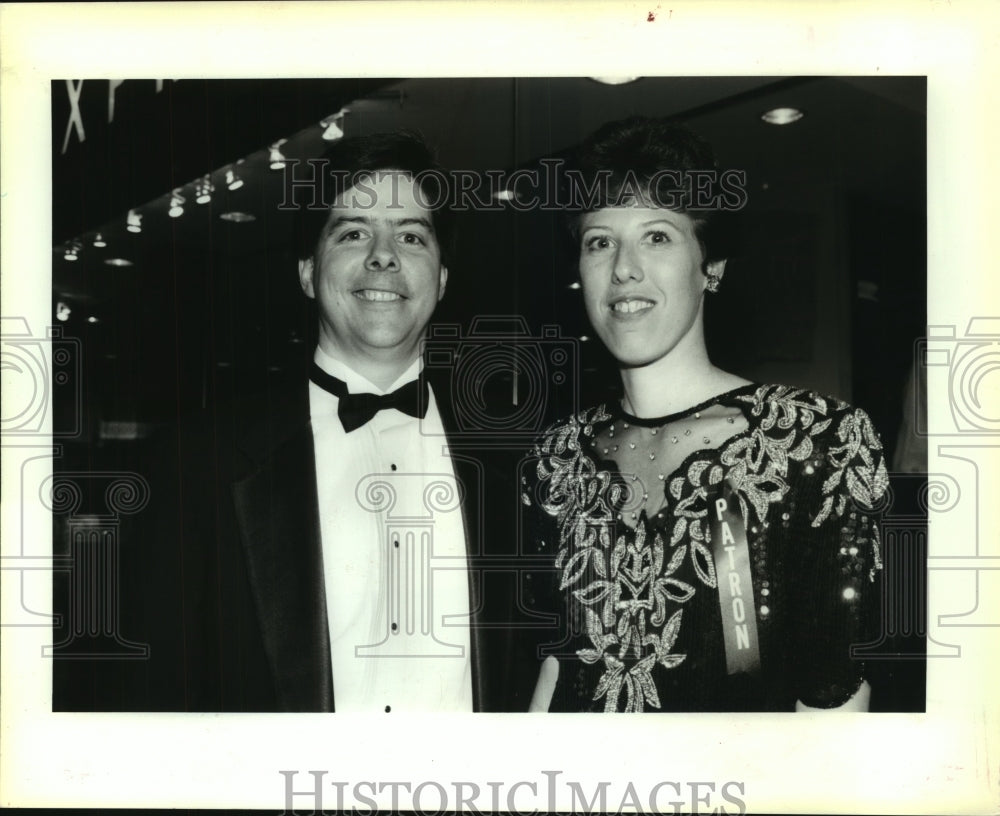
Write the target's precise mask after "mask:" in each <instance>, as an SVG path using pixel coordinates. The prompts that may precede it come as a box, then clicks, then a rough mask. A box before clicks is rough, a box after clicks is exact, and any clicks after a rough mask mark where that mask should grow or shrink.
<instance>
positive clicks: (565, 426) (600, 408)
mask: <svg viewBox="0 0 1000 816" xmlns="http://www.w3.org/2000/svg"><path fill="white" fill-rule="evenodd" d="M613 418H614V415H613V413H612V411H611V409H610V408H609V406H607V405H606V404H604V403H602V404H600V405H594V406H591V407H590V408H584V409H582V410H580V411H576V412H575V413H572V414H569V415H567V416H564V417H562V418H561V419H557V420H556V421H555V422H553V423H552V424H550V425H548V426H547V427H546V428H545V429H544V430H542V432H541V433H539V434H538V436H536V437H535V444H534V447H535V450H536V451H546V452H550V453H552V452H562V451H564V450H567V449H569V450H572V449H574V448H575V446H576V443H577V442H578V441H579V439H580V437H581V436H586V437H590V436H593V435H594V431H595V428H600V427H602V426H603V425H604V424H606V423H608V422H610V421H611V420H612V419H613Z"/></svg>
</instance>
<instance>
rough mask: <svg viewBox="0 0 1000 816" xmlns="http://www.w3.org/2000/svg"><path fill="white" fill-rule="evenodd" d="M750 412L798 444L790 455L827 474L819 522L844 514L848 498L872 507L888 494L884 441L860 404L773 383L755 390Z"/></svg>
mask: <svg viewBox="0 0 1000 816" xmlns="http://www.w3.org/2000/svg"><path fill="white" fill-rule="evenodd" d="M748 413H749V415H750V417H751V418H752V419H751V425H752V426H756V427H757V428H759V430H760V431H761V432H762V433H763V434H764V435H766V436H768V437H770V438H772V439H774V440H778V439H781V440H782V444H787V445H789V446H790V447H792V448H793V449H794V451H795V452H796V453H797V455H791V454H790V458H792V459H798V460H799V461H800V462H801V463H802V464H803V465H806V466H807V467H808V466H809V465H812V466H813V467H815V468H816V469H817V472H820V473H821V474H822V476H823V478H822V479H821V480H820V481H819V482H818V484H820V485H821V488H822V490H821V493H822V495H821V501H822V508H821V510H820V512H819V513H818V515H817V517H816V519H815V520H814V525H815V524H819V523H821V522H822V521H823V520H824V519H825V518H827V517H828V516H830V515H831V514H832V515H834V516H839V515H841V513H842V512H843V510H844V507H845V504H846V502H847V501H848V500H853V502H854V503H855V504H856V505H857V506H860V507H862V508H871V507H873V506H875V505H876V504H877V503H878V501H879V499H880V498H881V496H882V495H883V494H884V493H885V491H886V488H887V486H888V474H887V472H886V468H885V459H884V454H883V449H882V441H881V439H880V438H879V435H878V432H877V431H876V430H875V427H874V425H873V424H872V421H871V418H870V417H869V416H868V414H867V413H866V412H865V411H864V410H862V409H861V408H857V407H855V406H853V405H851V404H850V403H848V402H845V401H844V400H841V399H838V398H837V397H832V396H826V395H823V394H820V393H818V392H816V391H813V390H811V389H807V388H796V387H793V386H787V385H779V384H768V385H761V386H759V387H757V388H756V389H755V390H754V392H753V394H752V402H751V405H750V410H749V412H748ZM807 472H812V471H807Z"/></svg>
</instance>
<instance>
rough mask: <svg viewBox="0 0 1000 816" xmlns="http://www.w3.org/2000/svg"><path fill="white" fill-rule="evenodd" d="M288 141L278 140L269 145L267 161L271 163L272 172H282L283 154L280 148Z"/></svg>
mask: <svg viewBox="0 0 1000 816" xmlns="http://www.w3.org/2000/svg"><path fill="white" fill-rule="evenodd" d="M287 141H288V139H278V141H276V142H275V143H274V144H273V145H271V147H270V148H268V150H269V157H268V161H269V162H270V163H271V169H272V170H283V169H284V167H285V161H286V159H285V154H284V153H282V152H281V146H282V145H283V144H285V142H287Z"/></svg>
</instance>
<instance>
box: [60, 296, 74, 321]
mask: <svg viewBox="0 0 1000 816" xmlns="http://www.w3.org/2000/svg"><path fill="white" fill-rule="evenodd" d="M72 311H73V310H72V309H70V308H69V306H67V305H66V304H65V303H63V302H62V301H59V302H58V303H57V304H56V320H61V321H62V322H63V323H65V322H66V321H67V320H69V316H70V313H71V312H72Z"/></svg>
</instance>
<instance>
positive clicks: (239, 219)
mask: <svg viewBox="0 0 1000 816" xmlns="http://www.w3.org/2000/svg"><path fill="white" fill-rule="evenodd" d="M219 218H221V219H222V220H223V221H229V222H230V223H231V224H246V223H249V222H250V221H256V220H257V216H255V215H251V214H250V213H245V212H237V211H235V210H234V211H233V212H224V213H222V214H221V215H220V216H219Z"/></svg>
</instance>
